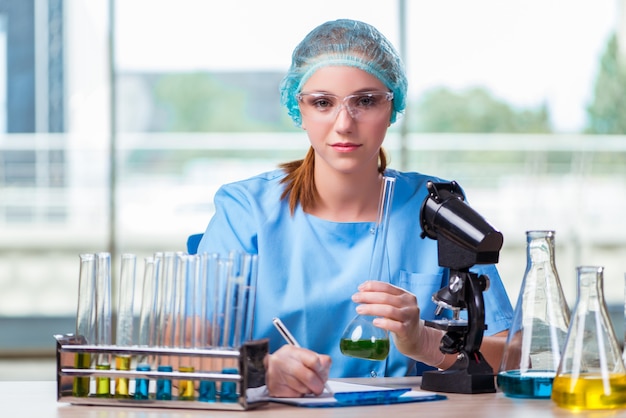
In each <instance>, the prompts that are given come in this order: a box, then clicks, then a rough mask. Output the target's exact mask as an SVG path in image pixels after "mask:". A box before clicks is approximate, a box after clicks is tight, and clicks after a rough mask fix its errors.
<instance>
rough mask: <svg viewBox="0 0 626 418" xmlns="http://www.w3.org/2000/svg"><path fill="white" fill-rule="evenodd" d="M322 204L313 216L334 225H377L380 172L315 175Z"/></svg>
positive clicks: (317, 205) (320, 203)
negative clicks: (352, 223)
mask: <svg viewBox="0 0 626 418" xmlns="http://www.w3.org/2000/svg"><path fill="white" fill-rule="evenodd" d="M315 186H316V188H317V192H318V195H319V200H318V202H317V203H316V204H315V207H314V208H312V210H311V211H310V213H311V214H312V215H315V216H317V217H320V218H323V219H327V220H329V221H334V222H374V221H376V215H377V213H378V203H379V200H380V193H381V187H382V176H381V175H380V173H378V171H370V172H368V173H358V174H352V173H351V174H344V173H335V175H332V176H325V175H321V174H319V173H317V172H316V173H315Z"/></svg>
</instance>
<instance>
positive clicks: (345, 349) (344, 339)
mask: <svg viewBox="0 0 626 418" xmlns="http://www.w3.org/2000/svg"><path fill="white" fill-rule="evenodd" d="M395 181H396V179H395V178H394V177H388V176H385V177H383V187H382V190H381V194H380V202H379V205H378V215H377V219H376V225H375V227H374V228H373V230H372V233H373V234H374V244H373V247H372V258H371V260H370V271H369V280H380V277H381V275H382V270H383V265H384V260H385V251H386V248H387V230H388V226H389V216H390V214H391V202H392V200H393V189H394V186H395ZM373 319H374V318H373V317H371V316H366V315H357V316H356V317H355V318H354V319H353V320H352V321H351V322H350V323H349V324H348V326H347V327H346V329H345V330H344V332H343V335H342V336H341V340H340V342H339V348H340V349H341V352H342V353H343V354H344V355H346V356H350V357H358V358H364V359H369V360H384V359H385V358H387V355H388V354H389V346H390V343H389V333H388V332H387V330H384V329H382V328H378V327H376V326H374V324H372V320H373Z"/></svg>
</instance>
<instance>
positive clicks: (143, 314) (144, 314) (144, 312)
mask: <svg viewBox="0 0 626 418" xmlns="http://www.w3.org/2000/svg"><path fill="white" fill-rule="evenodd" d="M158 270H159V259H158V258H157V257H146V258H145V267H144V275H143V283H142V292H141V308H140V311H139V333H138V346H139V347H142V348H145V347H155V346H156V330H157V324H156V307H157V301H156V297H157V291H156V288H157V286H158ZM151 363H152V359H150V358H149V356H147V355H141V356H139V357H138V358H137V371H140V372H146V371H150V370H151V368H152V366H151ZM134 396H135V399H143V400H145V399H150V381H149V380H148V379H144V378H138V379H136V380H135V395H134Z"/></svg>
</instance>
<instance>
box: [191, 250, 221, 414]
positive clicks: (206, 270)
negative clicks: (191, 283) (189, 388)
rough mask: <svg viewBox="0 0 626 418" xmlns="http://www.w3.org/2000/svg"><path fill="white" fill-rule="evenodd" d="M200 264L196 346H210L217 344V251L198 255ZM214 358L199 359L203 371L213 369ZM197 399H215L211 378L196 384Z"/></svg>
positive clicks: (210, 400)
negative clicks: (201, 300) (215, 320)
mask: <svg viewBox="0 0 626 418" xmlns="http://www.w3.org/2000/svg"><path fill="white" fill-rule="evenodd" d="M198 257H199V258H198V262H199V265H200V268H199V271H198V276H199V280H198V287H197V289H198V290H197V292H196V293H197V294H198V295H199V296H200V298H201V299H203V303H201V304H200V311H199V316H200V323H201V324H202V326H201V327H200V335H199V341H198V347H200V348H210V347H212V346H215V345H217V341H216V339H215V336H214V335H215V334H216V333H214V332H213V330H214V328H213V327H214V323H213V318H214V317H215V318H216V317H217V314H216V312H215V305H214V303H215V300H216V297H217V296H216V290H217V281H218V277H219V260H220V256H219V254H217V253H202V254H199V256H198ZM214 362H215V360H214V359H212V358H210V357H203V358H202V360H201V366H200V367H201V369H202V370H203V371H204V372H209V371H211V370H214ZM198 400H199V401H201V402H215V401H216V400H217V388H216V384H215V381H213V380H201V381H200V383H199V385H198Z"/></svg>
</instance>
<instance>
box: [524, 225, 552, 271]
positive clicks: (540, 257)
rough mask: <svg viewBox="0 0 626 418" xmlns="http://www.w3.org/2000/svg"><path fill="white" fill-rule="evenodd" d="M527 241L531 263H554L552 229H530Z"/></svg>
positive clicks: (527, 252)
mask: <svg viewBox="0 0 626 418" xmlns="http://www.w3.org/2000/svg"><path fill="white" fill-rule="evenodd" d="M526 242H527V245H526V255H527V258H528V264H529V265H530V264H540V263H549V264H553V263H554V233H553V232H552V231H528V232H527V233H526Z"/></svg>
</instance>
